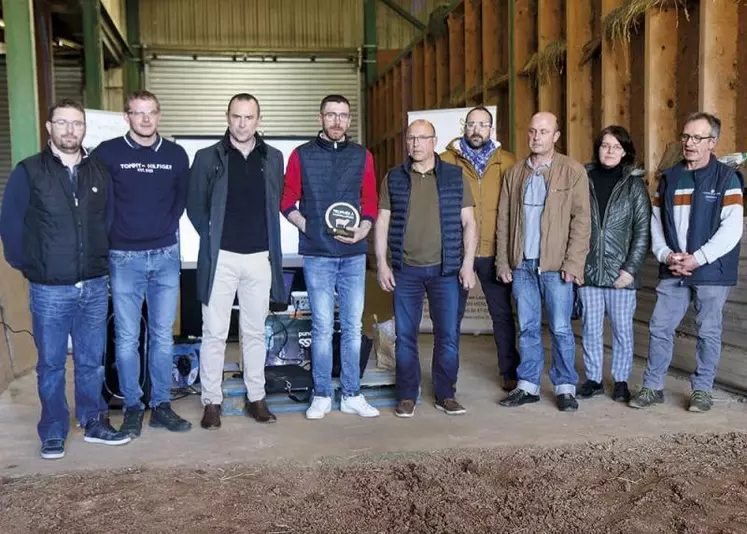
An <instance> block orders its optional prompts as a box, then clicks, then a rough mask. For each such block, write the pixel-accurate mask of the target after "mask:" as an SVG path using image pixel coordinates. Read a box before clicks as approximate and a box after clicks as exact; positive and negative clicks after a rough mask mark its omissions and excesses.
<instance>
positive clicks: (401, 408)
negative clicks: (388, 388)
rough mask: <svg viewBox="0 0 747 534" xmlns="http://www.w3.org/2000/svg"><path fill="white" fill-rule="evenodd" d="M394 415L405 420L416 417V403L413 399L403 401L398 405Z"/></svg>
mask: <svg viewBox="0 0 747 534" xmlns="http://www.w3.org/2000/svg"><path fill="white" fill-rule="evenodd" d="M394 415H396V416H397V417H404V418H408V417H412V416H413V415H415V401H414V400H412V399H402V400H401V401H399V402H398V403H397V407H396V408H395V409H394Z"/></svg>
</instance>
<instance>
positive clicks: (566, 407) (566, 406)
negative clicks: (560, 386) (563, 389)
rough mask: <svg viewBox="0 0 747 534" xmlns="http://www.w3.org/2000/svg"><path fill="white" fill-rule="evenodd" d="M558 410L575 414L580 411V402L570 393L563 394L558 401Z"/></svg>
mask: <svg viewBox="0 0 747 534" xmlns="http://www.w3.org/2000/svg"><path fill="white" fill-rule="evenodd" d="M556 404H557V406H558V410H560V411H561V412H575V411H576V410H578V401H576V397H574V396H573V395H571V394H570V393H561V394H560V395H558V397H557V399H556Z"/></svg>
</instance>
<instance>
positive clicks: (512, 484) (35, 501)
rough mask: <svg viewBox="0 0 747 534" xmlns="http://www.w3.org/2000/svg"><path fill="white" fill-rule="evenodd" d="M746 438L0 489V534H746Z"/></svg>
mask: <svg viewBox="0 0 747 534" xmlns="http://www.w3.org/2000/svg"><path fill="white" fill-rule="evenodd" d="M745 445H747V434H743V433H728V434H721V435H715V434H704V435H700V436H689V435H668V436H663V437H661V438H656V439H627V440H612V441H608V442H603V443H596V444H582V445H573V446H568V447H561V448H552V449H550V448H503V449H481V450H469V451H465V450H459V451H448V450H447V451H440V452H438V453H435V454H427V453H413V454H406V455H394V456H391V455H390V456H376V457H364V458H356V459H354V460H352V461H351V460H344V459H324V460H321V461H317V462H315V463H313V464H305V465H304V464H297V465H288V464H283V465H277V464H276V465H272V464H251V465H246V464H243V465H233V466H225V467H223V468H209V469H186V468H178V469H170V470H167V471H163V470H156V469H126V470H119V471H97V472H94V473H74V474H72V473H69V474H60V475H55V476H46V475H42V476H33V477H26V478H3V479H0V525H3V527H2V531H3V532H7V533H10V532H14V533H15V532H52V531H55V532H94V531H113V532H252V533H253V532H264V533H270V532H274V533H278V534H279V533H296V532H298V533H307V532H315V533H316V532H318V533H336V532H346V533H348V532H367V533H368V532H372V533H380V532H467V533H473V532H491V533H499V532H500V533H502V532H505V533H516V534H518V533H535V532H542V533H545V532H547V533H554V532H558V533H570V532H574V533H585V532H621V533H622V532H625V533H642V534H643V533H659V532H662V533H664V532H667V533H668V532H677V533H701V532H714V533H716V532H719V533H742V532H747V506H746V505H747V450H746V448H745Z"/></svg>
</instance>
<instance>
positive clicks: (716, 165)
mask: <svg viewBox="0 0 747 534" xmlns="http://www.w3.org/2000/svg"><path fill="white" fill-rule="evenodd" d="M683 171H684V165H683V164H682V163H678V164H677V165H675V166H674V167H671V168H669V169H666V170H664V171H662V177H661V181H660V182H659V190H658V191H659V198H660V199H661V223H662V228H663V229H664V238H665V240H666V242H667V246H668V247H669V248H670V249H672V250H673V251H675V252H687V253H689V254H692V253H694V252H695V251H696V250H698V249H699V248H700V247H702V246H703V245H705V244H706V243H707V242H708V241H709V240H710V239H711V237H713V235H714V234H715V233H716V231H717V230H718V229H719V226H721V209H722V204H723V200H724V194H725V192H726V190H727V188H728V186H729V182H730V181H731V178H732V177H733V176H734V175H735V174H736V176H737V178H738V179H739V182H740V184H741V187H742V188H744V182H743V178H742V175H741V174H740V173H739V172H737V171H736V170H735V169H732V168H731V167H729V166H728V165H724V164H723V163H721V162H720V161H718V159H716V157H715V156H711V159H710V161H709V162H708V165H707V166H705V167H704V168H702V169H698V170H696V171H694V173H695V189H694V190H693V196H692V204H691V205H690V221H689V224H688V230H687V250H680V247H679V244H678V240H677V230H676V227H675V224H674V195H675V191H676V189H677V183H678V182H679V179H680V176H681V174H682V172H683ZM739 251H740V244H739V243H737V245H736V246H735V247H734V248H733V249H731V251H730V252H728V253H727V254H725V255H724V256H721V257H720V258H719V259H717V260H716V261H714V262H712V263H707V264H705V265H701V266H700V267H698V268H697V269H695V271H693V273H692V275H691V276H686V277H682V282H681V283H682V284H683V285H718V286H734V285H737V279H738V277H739ZM672 277H673V275H672V273H671V271H670V270H669V269H668V268H667V265H665V264H663V263H662V264H659V278H672Z"/></svg>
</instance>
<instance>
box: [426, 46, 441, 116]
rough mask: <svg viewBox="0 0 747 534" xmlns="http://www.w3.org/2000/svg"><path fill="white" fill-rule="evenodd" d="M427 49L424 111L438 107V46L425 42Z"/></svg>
mask: <svg viewBox="0 0 747 534" xmlns="http://www.w3.org/2000/svg"><path fill="white" fill-rule="evenodd" d="M423 45H424V47H425V50H424V61H423V90H424V102H423V104H424V106H423V109H433V108H435V107H437V106H438V83H437V81H436V79H437V76H436V45H435V43H433V42H432V41H431V40H430V39H428V38H426V39H424V41H423Z"/></svg>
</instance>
